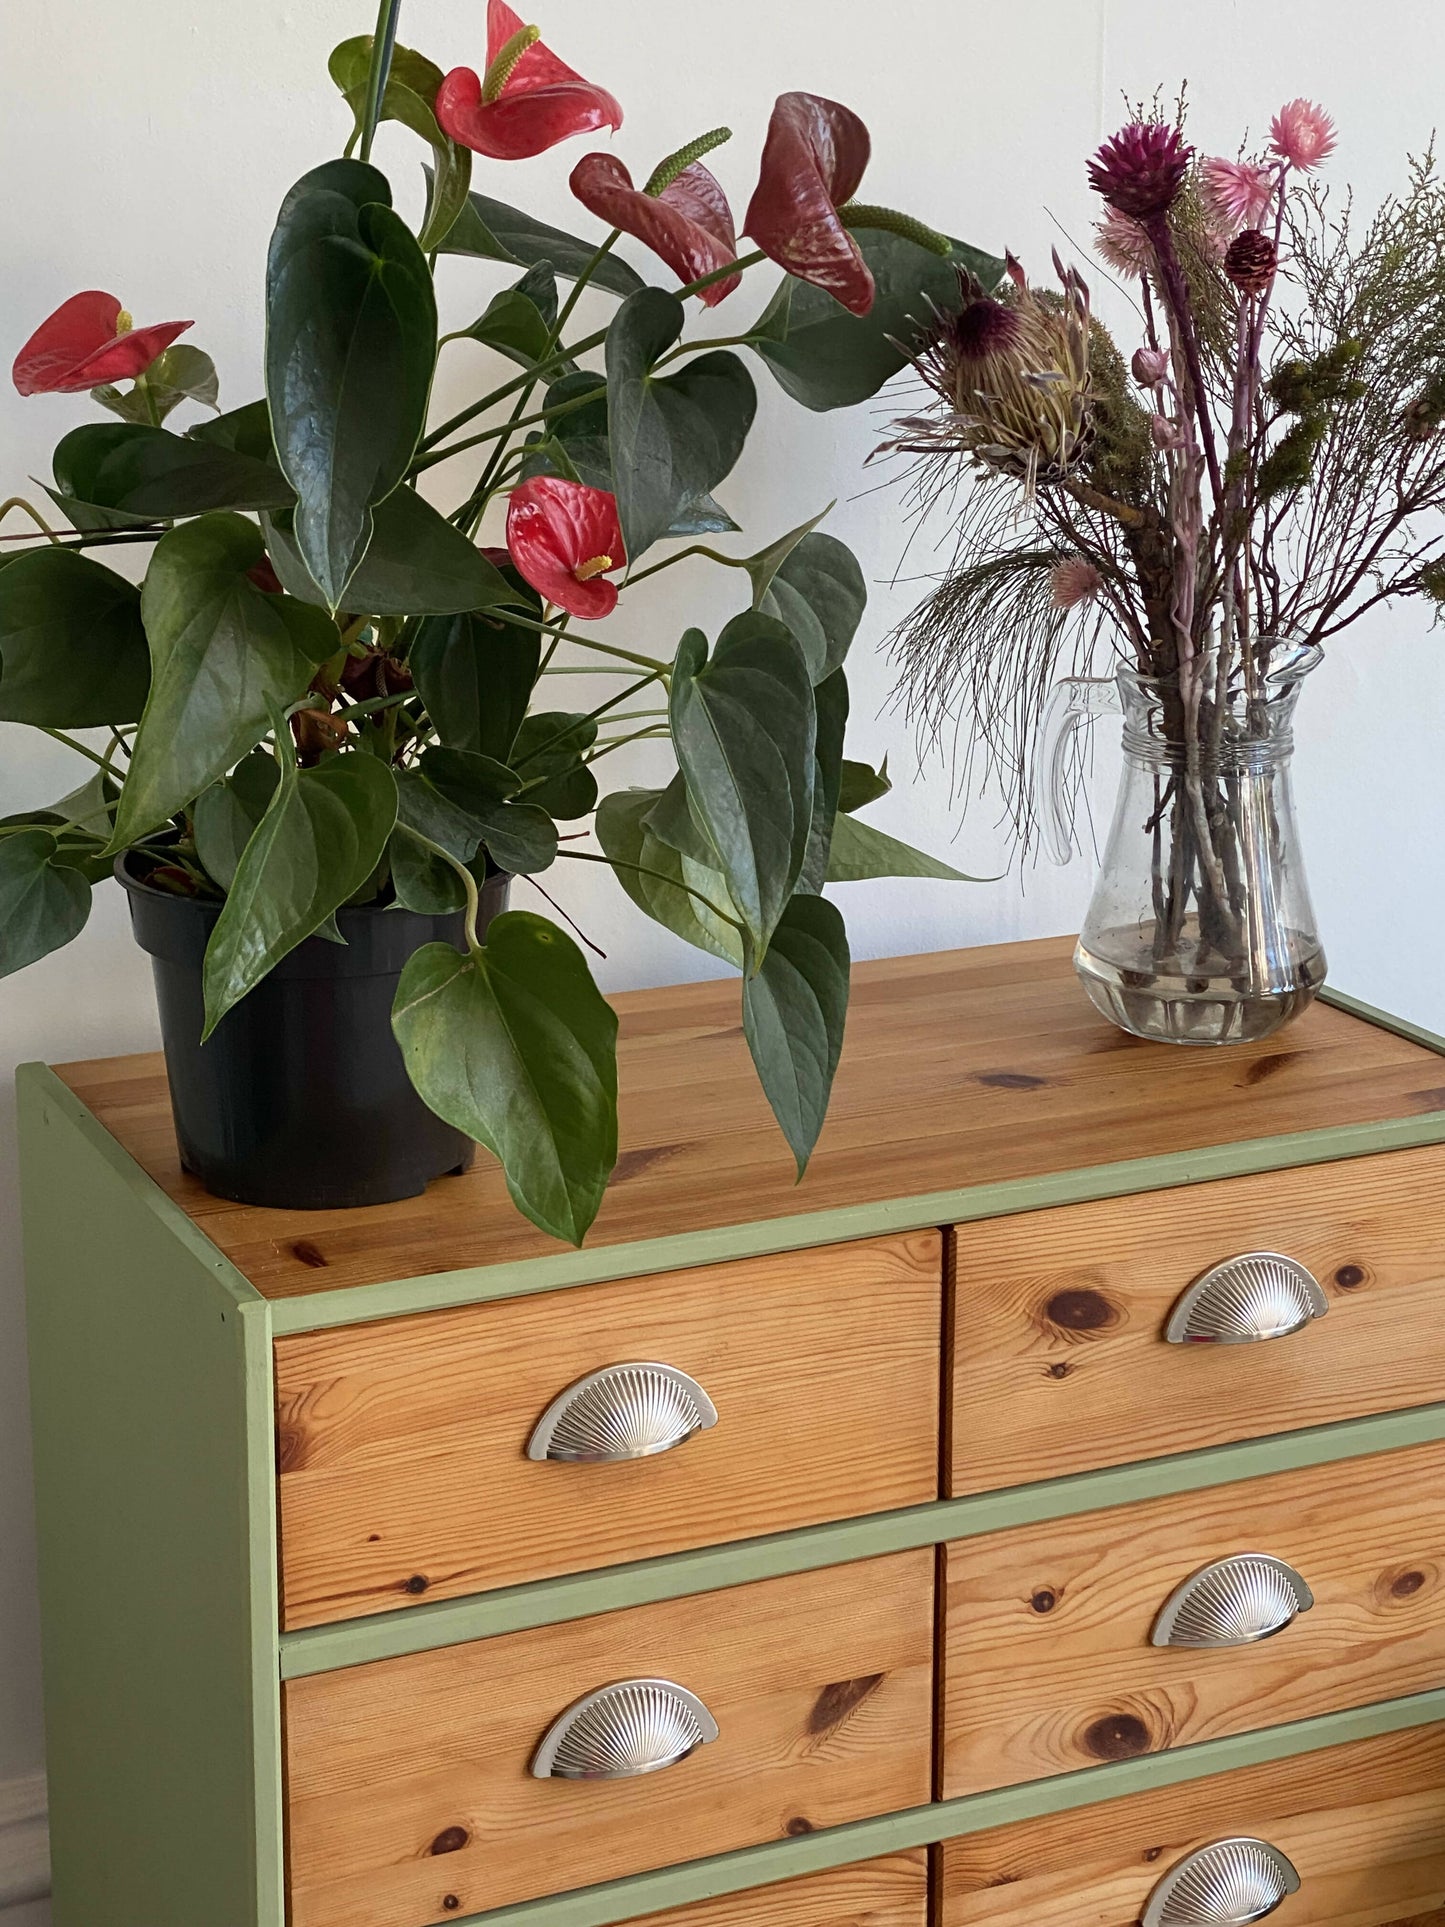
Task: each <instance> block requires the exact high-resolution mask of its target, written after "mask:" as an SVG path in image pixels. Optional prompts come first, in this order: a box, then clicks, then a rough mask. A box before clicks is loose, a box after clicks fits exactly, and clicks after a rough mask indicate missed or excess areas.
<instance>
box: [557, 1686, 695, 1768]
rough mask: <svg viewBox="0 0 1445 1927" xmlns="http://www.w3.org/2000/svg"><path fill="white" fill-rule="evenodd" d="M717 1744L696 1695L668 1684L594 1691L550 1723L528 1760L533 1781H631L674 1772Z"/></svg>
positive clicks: (682, 1687) (609, 1687) (618, 1687)
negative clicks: (667, 1769)
mask: <svg viewBox="0 0 1445 1927" xmlns="http://www.w3.org/2000/svg"><path fill="white" fill-rule="evenodd" d="M716 1738H717V1721H716V1720H715V1719H714V1718H713V1716H712V1714H711V1713H709V1712H708V1710H707V1708H706V1707H705V1706H704V1705H703V1703H702V1701H701V1700H700V1699H699V1698H698V1696H697V1694H696V1693H689V1692H688V1690H687V1688H686V1687H685V1686H678V1685H676V1684H675V1682H674V1681H672V1680H670V1679H621V1680H618V1681H617V1683H616V1684H615V1685H613V1686H599V1687H598V1688H597V1690H596V1692H595V1693H586V1694H584V1695H583V1697H582V1698H581V1699H580V1700H578V1701H577V1703H576V1704H575V1705H574V1706H569V1707H568V1708H567V1711H566V1712H565V1713H563V1714H562V1715H561V1716H560V1717H559V1718H558V1719H556V1720H554V1721H553V1722H552V1724H551V1726H550V1727H549V1728H548V1729H547V1733H546V1736H545V1738H544V1739H543V1741H542V1744H541V1745H540V1746H539V1747H538V1748H537V1751H536V1753H535V1754H534V1755H533V1757H532V1776H533V1778H534V1779H537V1780H631V1779H635V1778H636V1777H637V1775H638V1774H640V1773H657V1772H660V1771H661V1769H662V1768H663V1767H665V1766H676V1765H677V1763H678V1761H679V1760H685V1759H686V1758H687V1756H688V1754H689V1753H696V1751H697V1749H698V1748H699V1747H700V1746H707V1745H709V1744H710V1743H711V1742H712V1741H713V1740H715V1739H716Z"/></svg>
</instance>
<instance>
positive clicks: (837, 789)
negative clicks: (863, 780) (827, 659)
mask: <svg viewBox="0 0 1445 1927" xmlns="http://www.w3.org/2000/svg"><path fill="white" fill-rule="evenodd" d="M813 702H814V704H815V706H816V708H817V711H818V734H817V739H816V742H815V745H814V751H813V820H812V823H811V824H810V825H809V829H808V854H807V856H806V857H805V858H804V860H803V868H802V872H801V874H800V875H799V877H798V889H799V890H800V891H802V892H804V893H805V894H807V895H808V896H818V895H819V894H820V893H821V891H822V888H823V885H824V884H825V883H826V882H827V880H828V852H829V850H830V849H831V848H832V846H833V823H834V819H835V818H836V816H837V814H838V810H839V808H840V802H839V798H840V794H841V791H842V785H843V737H844V734H845V733H846V731H847V728H848V678H847V676H846V675H845V674H844V672H843V671H842V670H841V669H835V670H834V671H833V673H832V675H831V676H829V677H827V678H826V679H825V680H824V681H823V682H820V683H819V684H818V685H817V686H816V688H815V689H814V691H813Z"/></svg>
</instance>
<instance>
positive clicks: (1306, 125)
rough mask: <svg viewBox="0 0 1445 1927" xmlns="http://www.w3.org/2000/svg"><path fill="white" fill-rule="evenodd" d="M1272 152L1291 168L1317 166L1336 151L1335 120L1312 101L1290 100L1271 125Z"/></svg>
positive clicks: (1270, 142) (1306, 168)
mask: <svg viewBox="0 0 1445 1927" xmlns="http://www.w3.org/2000/svg"><path fill="white" fill-rule="evenodd" d="M1269 145H1270V149H1271V151H1272V152H1273V153H1276V154H1278V155H1279V157H1280V159H1281V160H1282V161H1288V162H1289V164H1290V166H1291V167H1298V168H1302V169H1304V170H1305V171H1306V172H1308V171H1309V169H1310V168H1312V167H1318V166H1319V164H1320V162H1321V161H1323V160H1328V159H1329V157H1330V155H1331V154H1333V153H1334V151H1335V123H1334V122H1333V121H1332V120H1331V119H1330V117H1329V115H1328V114H1327V113H1326V112H1325V110H1324V108H1323V107H1316V105H1315V103H1314V102H1313V101H1312V100H1288V101H1286V102H1285V104H1284V106H1283V107H1281V108H1280V110H1279V112H1278V113H1277V114H1276V115H1275V117H1274V119H1273V120H1272V121H1271V122H1270V124H1269Z"/></svg>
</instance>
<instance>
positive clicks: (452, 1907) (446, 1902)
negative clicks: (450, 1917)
mask: <svg viewBox="0 0 1445 1927" xmlns="http://www.w3.org/2000/svg"><path fill="white" fill-rule="evenodd" d="M461 1904H462V1903H461V1900H460V1899H459V1897H458V1896H457V1895H456V1894H443V1895H442V1906H443V1907H444V1908H445V1909H446V1911H447V1912H448V1913H449V1914H454V1913H456V1911H457V1910H458V1908H459V1907H460V1906H461Z"/></svg>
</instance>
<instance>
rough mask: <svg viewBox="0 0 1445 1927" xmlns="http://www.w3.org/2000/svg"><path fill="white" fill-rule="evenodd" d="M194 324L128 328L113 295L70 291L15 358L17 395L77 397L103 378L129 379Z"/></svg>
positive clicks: (149, 363) (165, 322) (168, 322)
mask: <svg viewBox="0 0 1445 1927" xmlns="http://www.w3.org/2000/svg"><path fill="white" fill-rule="evenodd" d="M194 325H195V324H194V322H190V321H157V322H154V323H153V324H152V325H151V326H150V327H149V328H132V327H131V325H130V317H129V315H127V314H126V313H125V312H124V311H123V310H122V308H121V305H120V303H119V301H117V300H116V298H115V296H114V295H113V294H102V293H101V292H100V290H99V289H98V288H92V289H90V290H89V292H87V293H85V294H73V295H72V296H71V297H70V299H69V300H68V301H66V302H63V303H62V304H61V306H60V307H58V308H57V309H56V310H55V313H54V314H53V315H51V316H50V318H49V320H48V321H42V322H41V324H40V326H39V327H38V328H37V329H36V330H35V333H34V334H33V335H32V336H31V337H30V339H29V341H27V342H26V344H25V346H24V347H23V348H22V349H21V350H20V353H19V354H18V355H17V356H16V357H15V367H14V370H13V373H14V378H15V386H16V387H17V388H18V389H19V390H20V393H21V394H22V395H76V394H80V393H81V392H82V391H83V390H84V389H87V388H99V387H100V386H101V384H102V383H103V382H107V381H130V380H132V379H133V378H134V377H135V376H136V375H143V374H144V373H145V371H146V369H147V368H149V367H150V365H151V363H152V362H153V361H154V360H155V358H156V356H157V355H158V354H160V352H161V351H162V349H164V348H169V347H170V345H171V343H172V342H173V341H174V340H175V338H176V336H177V335H180V334H184V333H185V331H186V329H187V328H190V327H194Z"/></svg>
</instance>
